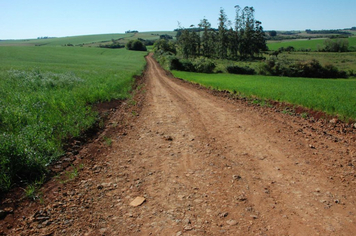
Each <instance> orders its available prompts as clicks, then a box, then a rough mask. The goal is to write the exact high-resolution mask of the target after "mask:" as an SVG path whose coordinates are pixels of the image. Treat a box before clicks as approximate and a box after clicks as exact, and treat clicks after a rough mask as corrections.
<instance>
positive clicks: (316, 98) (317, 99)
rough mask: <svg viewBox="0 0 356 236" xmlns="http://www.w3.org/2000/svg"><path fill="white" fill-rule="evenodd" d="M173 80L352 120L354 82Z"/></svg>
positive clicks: (355, 114)
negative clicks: (302, 107) (284, 103)
mask: <svg viewBox="0 0 356 236" xmlns="http://www.w3.org/2000/svg"><path fill="white" fill-rule="evenodd" d="M173 74H174V76H176V77H178V78H182V79H185V80H188V81H191V82H195V83H199V84H202V85H204V86H206V87H211V88H213V89H218V90H229V91H231V92H233V91H235V92H237V93H240V94H241V95H242V96H245V97H258V98H260V99H266V100H274V101H280V102H288V103H291V104H295V105H301V106H304V107H307V108H311V109H315V110H319V111H324V112H326V113H328V114H330V115H338V116H340V118H342V119H345V120H346V119H354V120H355V119H356V109H355V107H356V92H355V91H356V79H337V80H335V79H311V78H288V77H276V76H260V75H231V74H199V73H191V72H181V71H173Z"/></svg>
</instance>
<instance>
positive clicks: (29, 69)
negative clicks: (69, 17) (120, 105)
mask: <svg viewBox="0 0 356 236" xmlns="http://www.w3.org/2000/svg"><path fill="white" fill-rule="evenodd" d="M144 55H145V52H135V51H128V50H126V49H116V50H113V49H100V48H89V47H48V46H46V47H0V58H1V64H0V97H1V99H0V192H1V191H4V190H6V189H8V188H10V187H11V184H12V183H13V181H14V180H16V179H19V178H20V179H26V178H36V177H38V176H39V175H40V174H41V173H43V171H44V170H45V166H46V165H48V164H49V163H50V162H51V161H52V160H54V159H56V158H58V157H59V156H60V155H62V154H63V150H62V145H63V143H62V141H63V140H64V139H66V138H68V137H74V136H78V135H79V134H80V133H81V132H82V131H84V130H86V129H87V128H89V127H91V126H92V125H93V123H94V122H96V120H97V114H96V113H95V112H94V111H93V110H92V108H91V104H95V103H97V102H100V101H109V100H111V99H125V98H127V97H128V96H129V91H130V90H131V86H132V83H133V76H134V75H137V74H140V73H141V72H142V70H143V68H144V65H145V60H144Z"/></svg>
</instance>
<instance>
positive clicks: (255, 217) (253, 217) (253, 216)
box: [250, 215, 258, 220]
mask: <svg viewBox="0 0 356 236" xmlns="http://www.w3.org/2000/svg"><path fill="white" fill-rule="evenodd" d="M250 217H251V218H252V219H254V220H255V219H257V218H258V216H256V215H250Z"/></svg>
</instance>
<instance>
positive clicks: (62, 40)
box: [0, 31, 176, 46]
mask: <svg viewBox="0 0 356 236" xmlns="http://www.w3.org/2000/svg"><path fill="white" fill-rule="evenodd" d="M162 34H168V35H171V36H175V35H176V32H174V31H157V32H155V31H154V32H139V33H128V34H99V35H83V36H70V37H59V38H48V39H25V40H0V46H63V45H66V44H72V45H83V44H84V46H85V45H98V44H100V43H105V42H111V40H112V39H115V40H118V39H121V40H122V42H123V43H126V42H127V41H129V40H131V39H138V38H142V39H145V40H155V39H159V35H162Z"/></svg>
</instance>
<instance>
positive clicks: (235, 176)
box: [232, 175, 241, 180]
mask: <svg viewBox="0 0 356 236" xmlns="http://www.w3.org/2000/svg"><path fill="white" fill-rule="evenodd" d="M232 178H233V179H235V180H239V179H241V176H239V175H233V176H232Z"/></svg>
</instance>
